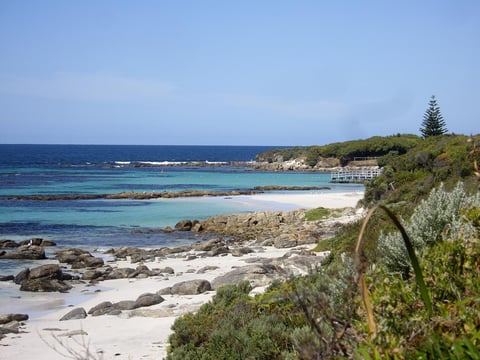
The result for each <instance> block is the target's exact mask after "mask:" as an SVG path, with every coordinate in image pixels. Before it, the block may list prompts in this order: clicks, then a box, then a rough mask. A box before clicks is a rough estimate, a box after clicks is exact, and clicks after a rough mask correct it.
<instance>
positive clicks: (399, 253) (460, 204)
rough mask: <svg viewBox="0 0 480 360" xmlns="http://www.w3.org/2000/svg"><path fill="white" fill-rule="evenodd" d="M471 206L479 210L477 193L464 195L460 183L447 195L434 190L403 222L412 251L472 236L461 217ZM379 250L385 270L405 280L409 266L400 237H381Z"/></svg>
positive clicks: (443, 191)
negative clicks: (407, 219) (451, 239)
mask: <svg viewBox="0 0 480 360" xmlns="http://www.w3.org/2000/svg"><path fill="white" fill-rule="evenodd" d="M472 206H480V198H479V196H478V193H477V195H475V196H469V195H467V194H466V192H465V190H464V187H463V184H462V183H458V184H457V186H456V187H455V188H454V189H453V190H452V191H450V192H447V191H445V189H444V186H443V185H440V187H439V188H438V189H433V190H432V191H431V192H430V195H429V196H428V198H427V199H425V200H422V201H421V202H420V204H419V205H418V206H417V207H416V208H415V210H414V212H413V214H412V216H411V218H410V220H409V221H407V222H404V227H405V229H406V231H407V233H408V234H409V236H410V237H411V240H412V243H413V246H414V247H415V249H417V250H420V249H421V248H423V247H424V246H427V245H432V244H435V243H437V242H439V241H442V240H444V239H446V238H454V239H455V238H459V237H462V236H472V235H473V234H475V233H476V230H475V228H474V227H473V226H472V225H470V224H469V223H465V222H464V221H463V220H462V216H461V211H462V210H466V209H468V208H471V207H472ZM378 246H379V251H380V254H381V255H382V261H383V263H384V264H385V266H386V267H387V269H389V270H390V271H392V272H400V273H402V274H403V275H404V276H407V275H408V273H409V271H410V262H409V260H408V256H407V253H406V250H405V246H404V244H403V240H402V238H401V235H400V233H399V232H392V233H388V234H382V235H381V236H380V239H379V242H378Z"/></svg>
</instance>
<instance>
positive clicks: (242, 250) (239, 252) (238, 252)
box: [230, 247, 255, 257]
mask: <svg viewBox="0 0 480 360" xmlns="http://www.w3.org/2000/svg"><path fill="white" fill-rule="evenodd" d="M253 252H255V251H253V250H252V249H251V248H249V247H238V248H234V249H230V253H231V254H232V256H236V257H239V256H243V255H246V254H250V253H253Z"/></svg>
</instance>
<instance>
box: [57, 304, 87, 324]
mask: <svg viewBox="0 0 480 360" xmlns="http://www.w3.org/2000/svg"><path fill="white" fill-rule="evenodd" d="M86 317H87V313H86V312H85V309H84V308H82V307H79V308H75V309H73V310H71V311H69V312H68V313H66V314H65V315H63V316H62V317H61V318H60V321H66V320H77V319H85V318H86Z"/></svg>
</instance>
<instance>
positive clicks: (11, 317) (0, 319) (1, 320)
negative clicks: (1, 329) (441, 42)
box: [0, 314, 28, 325]
mask: <svg viewBox="0 0 480 360" xmlns="http://www.w3.org/2000/svg"><path fill="white" fill-rule="evenodd" d="M26 320H28V315H27V314H6V315H0V325H3V324H7V323H9V322H11V321H26Z"/></svg>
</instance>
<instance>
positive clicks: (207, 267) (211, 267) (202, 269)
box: [197, 265, 218, 274]
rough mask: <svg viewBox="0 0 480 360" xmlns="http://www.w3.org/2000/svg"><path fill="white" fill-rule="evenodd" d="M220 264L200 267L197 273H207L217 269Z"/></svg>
mask: <svg viewBox="0 0 480 360" xmlns="http://www.w3.org/2000/svg"><path fill="white" fill-rule="evenodd" d="M217 269H218V266H213V265H207V266H204V267H203V268H201V269H198V271H197V274H205V273H206V272H207V271H212V270H217Z"/></svg>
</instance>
